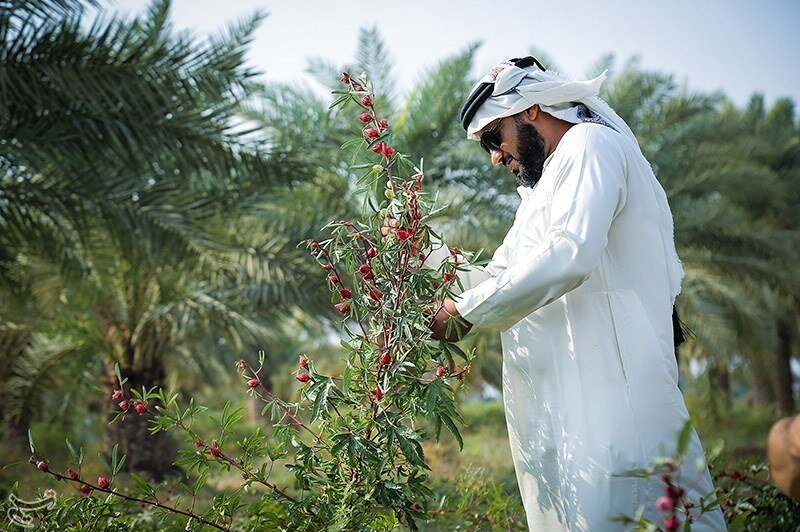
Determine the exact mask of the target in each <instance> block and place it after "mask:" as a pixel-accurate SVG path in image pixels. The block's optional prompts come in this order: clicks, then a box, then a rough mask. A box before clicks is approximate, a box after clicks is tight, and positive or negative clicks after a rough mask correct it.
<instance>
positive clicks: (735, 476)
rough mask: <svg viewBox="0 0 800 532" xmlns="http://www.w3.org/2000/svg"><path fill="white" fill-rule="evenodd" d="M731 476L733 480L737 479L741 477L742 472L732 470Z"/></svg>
mask: <svg viewBox="0 0 800 532" xmlns="http://www.w3.org/2000/svg"><path fill="white" fill-rule="evenodd" d="M731 478H732V479H734V480H738V479H740V478H742V474H741V473H740V472H739V471H736V470H734V472H733V473H732V474H731Z"/></svg>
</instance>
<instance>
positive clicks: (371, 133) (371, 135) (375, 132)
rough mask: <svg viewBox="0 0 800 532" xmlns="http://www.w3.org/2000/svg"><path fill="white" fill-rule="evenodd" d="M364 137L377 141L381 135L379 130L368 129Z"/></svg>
mask: <svg viewBox="0 0 800 532" xmlns="http://www.w3.org/2000/svg"><path fill="white" fill-rule="evenodd" d="M364 136H365V137H367V138H368V139H377V138H378V137H380V136H381V134H380V133H379V132H378V130H377V129H375V128H372V127H368V128H367V129H365V130H364Z"/></svg>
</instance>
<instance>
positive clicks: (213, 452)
mask: <svg viewBox="0 0 800 532" xmlns="http://www.w3.org/2000/svg"><path fill="white" fill-rule="evenodd" d="M208 452H210V453H211V456H214V457H219V455H221V454H222V452H221V451H220V450H219V448H217V447H210V448H209V449H208Z"/></svg>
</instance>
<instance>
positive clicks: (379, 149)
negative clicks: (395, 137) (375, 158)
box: [370, 142, 385, 153]
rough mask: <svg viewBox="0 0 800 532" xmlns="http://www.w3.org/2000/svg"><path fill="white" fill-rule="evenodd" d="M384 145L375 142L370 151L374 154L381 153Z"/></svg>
mask: <svg viewBox="0 0 800 532" xmlns="http://www.w3.org/2000/svg"><path fill="white" fill-rule="evenodd" d="M384 144H385V142H376V143H375V144H373V145H372V147H371V148H370V149H371V150H372V151H374V152H375V153H383V145H384Z"/></svg>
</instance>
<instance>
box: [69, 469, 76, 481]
mask: <svg viewBox="0 0 800 532" xmlns="http://www.w3.org/2000/svg"><path fill="white" fill-rule="evenodd" d="M67 476H69V478H71V479H72V480H77V479H78V472H77V471H75V470H74V469H68V470H67Z"/></svg>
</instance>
